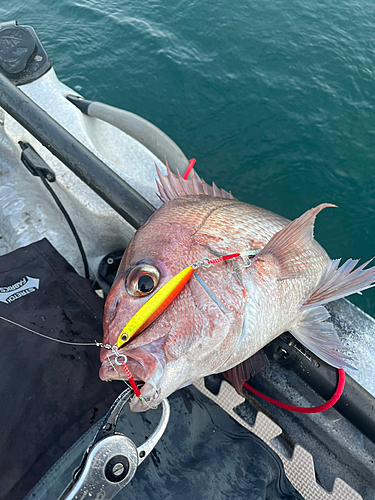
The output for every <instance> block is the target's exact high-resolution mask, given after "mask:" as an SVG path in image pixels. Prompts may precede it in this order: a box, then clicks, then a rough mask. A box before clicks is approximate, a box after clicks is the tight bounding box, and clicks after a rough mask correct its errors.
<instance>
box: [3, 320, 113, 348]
mask: <svg viewBox="0 0 375 500" xmlns="http://www.w3.org/2000/svg"><path fill="white" fill-rule="evenodd" d="M0 319H2V320H4V321H7V322H8V323H12V325H15V326H18V327H19V328H23V329H24V330H27V331H28V332H31V333H34V335H39V337H43V338H45V339H48V340H53V341H54V342H60V344H68V345H81V346H88V345H94V346H96V347H104V345H102V344H101V343H100V342H97V341H96V340H94V342H68V341H67V340H60V339H55V338H53V337H49V336H48V335H44V334H43V333H39V332H36V331H35V330H32V329H31V328H27V326H23V325H20V324H19V323H16V322H15V321H12V320H11V319H7V318H4V316H0Z"/></svg>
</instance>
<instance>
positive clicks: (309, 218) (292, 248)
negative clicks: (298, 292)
mask: <svg viewBox="0 0 375 500" xmlns="http://www.w3.org/2000/svg"><path fill="white" fill-rule="evenodd" d="M327 207H336V205H332V204H331V203H322V204H321V205H318V206H317V207H315V208H311V209H310V210H308V211H307V212H305V213H304V214H303V215H301V216H300V217H298V219H295V220H294V221H293V222H291V223H290V224H288V225H287V226H286V227H284V228H283V229H281V231H279V232H278V233H276V234H274V235H273V236H272V238H271V239H270V241H269V242H268V243H267V245H266V246H265V247H264V248H262V250H261V251H260V252H259V253H258V255H257V256H256V257H255V258H254V263H255V262H256V261H257V260H258V259H260V260H261V259H262V256H266V255H272V256H273V257H274V258H275V259H276V260H277V261H278V264H279V266H280V271H281V276H280V277H281V278H291V277H293V276H295V275H296V270H297V266H298V261H301V259H302V258H303V255H304V253H305V252H306V251H308V250H309V249H310V245H311V243H312V240H313V237H314V222H315V218H316V216H317V215H318V213H319V212H320V211H322V210H323V209H324V208H327Z"/></svg>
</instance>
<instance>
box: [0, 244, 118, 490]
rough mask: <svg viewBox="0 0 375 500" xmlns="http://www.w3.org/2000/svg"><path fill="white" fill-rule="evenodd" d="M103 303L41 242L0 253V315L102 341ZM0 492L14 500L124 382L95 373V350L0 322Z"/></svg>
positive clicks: (67, 336) (56, 333)
mask: <svg viewBox="0 0 375 500" xmlns="http://www.w3.org/2000/svg"><path fill="white" fill-rule="evenodd" d="M103 306H104V301H103V300H102V299H100V298H99V297H98V296H97V295H96V294H95V292H94V290H93V288H92V286H91V284H90V282H89V281H88V280H86V279H85V278H82V277H81V276H79V275H78V274H77V273H76V272H75V271H74V269H73V268H72V267H71V266H70V265H69V264H68V263H67V262H66V261H65V259H64V258H63V257H62V256H61V255H60V254H59V253H58V252H57V251H56V250H55V249H54V248H53V247H52V245H51V244H50V243H49V242H48V241H47V240H45V239H44V240H42V241H39V242H37V243H33V244H32V245H29V246H27V247H24V248H20V249H18V250H16V251H15V252H12V253H10V254H7V255H4V256H2V257H1V258H0V315H1V316H4V317H5V318H8V319H10V320H13V321H15V322H17V323H20V324H22V325H23V326H26V327H28V328H31V329H33V330H35V331H37V332H41V333H43V334H46V335H49V336H51V337H54V338H56V339H63V340H67V341H73V342H90V341H93V340H98V341H101V339H102V312H103ZM0 342H1V348H0V366H1V387H0V401H1V409H0V421H1V424H2V425H1V433H0V470H1V475H2V479H1V481H0V498H3V499H6V500H17V499H21V498H24V496H25V495H26V493H27V492H28V491H29V490H30V489H31V488H32V487H33V486H34V484H35V483H36V482H37V481H38V480H39V479H40V478H41V477H42V476H43V475H44V474H45V472H47V470H48V469H49V468H50V467H51V466H52V465H53V464H54V463H55V462H56V460H57V459H58V458H59V457H60V456H61V455H62V454H63V453H64V452H65V451H66V450H67V449H68V448H69V447H70V446H71V445H72V444H73V443H74V442H75V441H76V439H77V438H78V437H79V436H81V435H82V434H83V433H84V432H85V431H86V430H87V429H88V428H89V427H90V426H91V425H92V424H93V423H94V422H96V421H97V420H98V419H100V418H101V417H102V416H103V415H104V414H105V412H106V411H107V410H108V408H109V406H110V405H111V404H112V402H113V401H114V399H115V398H116V396H117V394H118V393H119V392H120V391H121V390H122V389H123V385H124V384H123V383H120V382H118V383H116V384H108V383H104V382H102V381H101V380H100V379H99V376H98V370H99V367H100V362H99V349H98V348H97V347H80V346H70V345H64V344H60V343H57V342H52V341H50V340H46V339H43V338H41V337H38V336H36V335H34V334H32V333H30V332H27V331H25V330H24V329H21V328H19V327H18V326H15V325H12V324H9V323H7V322H5V321H3V320H0Z"/></svg>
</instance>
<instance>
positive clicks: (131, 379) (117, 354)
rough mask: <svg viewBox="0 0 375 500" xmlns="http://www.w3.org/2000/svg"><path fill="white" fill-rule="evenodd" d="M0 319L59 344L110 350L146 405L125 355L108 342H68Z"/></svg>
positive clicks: (4, 319) (6, 319)
mask: <svg viewBox="0 0 375 500" xmlns="http://www.w3.org/2000/svg"><path fill="white" fill-rule="evenodd" d="M0 319H2V320H3V321H7V322H8V323H11V324H12V325H15V326H18V327H19V328H23V329H24V330H27V331H28V332H30V333H33V334H34V335H38V336H39V337H43V338H45V339H47V340H52V341H53V342H57V343H59V344H67V345H74V346H85V347H86V346H95V347H103V348H105V349H108V350H111V351H112V352H113V353H114V355H115V356H116V359H119V362H120V364H121V366H122V367H123V368H124V371H125V373H126V375H127V377H128V379H129V383H130V387H131V388H132V389H133V391H134V393H135V395H136V396H137V397H138V398H139V399H140V400H141V401H142V402H144V403H145V404H147V405H148V403H147V401H146V400H145V398H144V397H142V396H141V393H140V391H139V389H138V387H137V384H136V383H135V381H134V378H133V376H132V374H131V373H130V370H129V368H128V367H127V366H126V364H125V362H126V356H125V355H123V354H119V353H118V350H117V348H115V347H113V346H111V345H110V344H103V343H102V342H97V341H96V340H94V342H69V341H67V340H61V339H55V338H53V337H50V336H49V335H44V334H43V333H40V332H36V331H35V330H32V329H31V328H28V327H27V326H23V325H21V324H20V323H16V322H15V321H12V320H11V319H8V318H4V316H0ZM121 357H123V358H125V359H124V361H121V360H120V358H121ZM107 359H108V361H109V362H110V364H111V366H112V368H113V369H114V370H115V372H116V373H117V374H118V375H119V373H118V371H117V370H116V368H115V367H114V366H113V364H112V362H111V360H110V358H109V356H108V355H107ZM119 376H120V375H119ZM120 378H121V380H124V379H123V378H122V377H121V376H120ZM124 382H125V380H124ZM148 406H149V405H148ZM150 408H151V406H150Z"/></svg>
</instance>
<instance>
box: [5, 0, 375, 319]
mask: <svg viewBox="0 0 375 500" xmlns="http://www.w3.org/2000/svg"><path fill="white" fill-rule="evenodd" d="M0 17H1V20H2V21H9V20H12V19H16V20H17V21H18V22H19V24H29V25H32V26H33V27H34V28H35V30H36V32H37V34H38V35H39V38H40V39H41V41H42V43H43V45H44V46H45V48H46V50H47V52H48V54H49V56H50V58H51V59H52V62H53V64H54V68H55V70H56V73H57V75H58V77H59V78H60V80H62V81H63V82H64V83H66V84H67V85H69V86H71V87H72V88H74V89H76V90H77V91H79V92H80V93H81V94H82V95H84V96H85V97H86V98H88V99H92V100H99V101H102V102H105V103H107V104H111V105H114V106H117V107H120V108H124V109H127V110H129V111H132V112H134V113H137V114H139V115H141V116H143V117H145V118H147V119H148V120H150V121H151V122H153V123H154V124H156V125H157V126H159V127H160V128H161V129H162V130H164V131H165V132H166V133H167V134H168V135H170V136H171V137H172V138H173V139H174V140H175V142H176V143H177V144H178V145H179V146H180V147H181V148H182V150H183V151H184V152H185V154H186V156H187V157H189V158H191V157H195V158H197V165H196V168H197V171H198V172H199V174H200V175H201V176H202V177H203V178H204V179H205V180H206V181H207V182H212V181H215V182H216V184H217V185H218V186H219V187H223V188H225V189H227V190H231V191H232V193H233V194H234V196H236V197H237V198H239V199H241V200H243V201H246V202H249V203H252V204H255V205H259V206H262V207H265V208H267V209H270V210H273V211H275V212H278V213H280V214H282V215H284V216H286V217H289V218H295V217H297V216H299V215H300V214H301V213H303V212H304V211H305V210H307V209H308V208H310V207H312V206H315V205H317V204H319V203H321V202H332V203H334V204H336V205H338V207H339V208H338V209H327V210H325V211H324V212H322V213H321V214H320V215H319V216H318V219H317V223H316V238H317V239H318V241H319V242H320V243H321V244H322V245H323V246H324V247H325V248H326V250H327V251H328V253H329V254H330V256H331V257H332V258H338V257H342V258H343V259H347V258H349V257H352V258H362V259H365V260H368V259H370V258H371V257H373V256H374V255H375V246H374V235H373V230H374V225H375V175H374V173H375V100H374V96H375V67H374V61H375V3H374V2H373V1H370V0H342V1H340V2H334V1H333V0H314V1H311V0H310V1H309V0H305V1H303V2H302V1H301V0H252V1H251V2H250V1H243V0H232V1H231V2H228V1H222V0H215V1H212V0H207V1H206V2H199V1H197V0H195V1H194V0H190V1H186V0H148V1H145V0H142V1H140V0H132V1H131V2H130V1H121V0H106V1H104V0H60V1H56V0H49V1H47V0H27V1H26V0H12V2H5V1H4V0H3V2H1V3H0ZM374 299H375V290H369V291H367V292H365V293H364V295H363V296H355V297H353V298H352V299H351V300H352V301H353V302H355V303H356V304H357V305H359V306H360V307H362V308H363V309H364V310H365V311H366V312H368V313H370V314H372V315H373V316H375V300H374Z"/></svg>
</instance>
